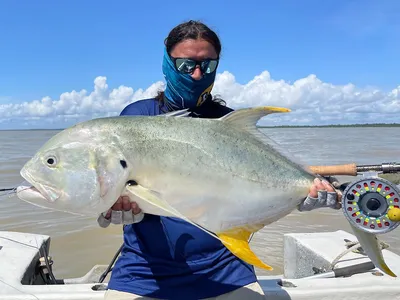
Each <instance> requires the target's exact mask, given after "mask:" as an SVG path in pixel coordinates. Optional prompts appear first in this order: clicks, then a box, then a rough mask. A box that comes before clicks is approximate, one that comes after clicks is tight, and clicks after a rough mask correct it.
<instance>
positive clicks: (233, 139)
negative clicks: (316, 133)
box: [17, 107, 395, 276]
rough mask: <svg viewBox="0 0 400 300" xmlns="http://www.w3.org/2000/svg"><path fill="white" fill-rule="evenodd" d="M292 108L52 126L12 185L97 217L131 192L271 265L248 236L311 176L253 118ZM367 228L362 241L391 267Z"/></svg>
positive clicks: (252, 260)
mask: <svg viewBox="0 0 400 300" xmlns="http://www.w3.org/2000/svg"><path fill="white" fill-rule="evenodd" d="M289 111H290V110H289V109H286V108H279V107H258V108H247V109H240V110H237V111H234V112H232V113H230V114H228V115H226V116H224V117H222V118H219V119H202V118H186V117H185V116H186V115H187V114H186V113H183V112H177V113H171V114H166V115H161V116H152V117H149V116H123V117H121V116H120V117H108V118H99V119H94V120H90V121H86V122H83V123H80V124H77V125H75V126H73V127H70V128H68V129H65V130H63V131H61V132H59V133H58V134H56V135H55V136H54V137H52V138H51V139H50V140H49V141H48V142H47V143H45V145H43V146H42V148H41V149H39V151H38V152H37V153H36V154H35V155H34V157H33V158H32V159H31V160H30V161H28V162H27V163H26V164H25V166H24V167H23V168H22V170H21V176H22V177H23V178H24V179H26V180H27V181H28V182H29V183H30V184H32V187H23V186H21V187H19V189H18V191H17V195H18V197H19V198H20V199H22V200H24V201H27V202H30V203H32V204H35V205H38V206H42V207H46V208H50V209H53V210H60V211H65V212H70V213H77V214H81V215H87V216H91V215H92V216H96V217H97V216H98V215H99V214H100V213H102V212H105V211H107V210H108V209H109V208H110V207H111V206H112V205H113V204H114V203H115V201H116V200H117V199H118V197H120V196H121V195H128V196H130V198H131V200H132V201H136V202H137V203H138V205H139V207H140V208H141V209H142V211H143V212H145V213H149V214H156V215H161V216H169V217H178V218H181V219H183V220H186V221H187V222H189V223H191V224H193V225H194V226H197V227H198V228H200V229H202V230H204V231H206V232H208V233H209V234H211V235H212V236H214V237H215V238H217V239H219V240H221V241H222V243H223V244H224V245H225V246H226V247H227V248H228V249H229V250H230V251H231V252H232V253H233V254H234V255H236V256H238V257H239V258H241V259H242V260H244V261H246V262H247V263H249V264H252V265H254V266H257V267H260V268H263V269H267V270H272V267H271V266H269V265H267V264H265V263H264V262H262V261H261V260H260V259H259V258H258V257H257V256H256V255H255V254H254V253H253V251H252V250H251V249H250V247H249V244H248V239H249V237H250V235H251V234H252V233H254V232H257V231H258V230H260V229H261V228H263V227H264V226H266V225H268V224H270V223H272V222H274V221H277V220H279V219H281V218H282V217H284V216H286V215H288V214H289V213H291V212H292V211H293V210H294V209H295V208H296V207H297V205H298V204H299V203H300V202H301V201H302V200H303V199H304V198H305V197H306V196H307V194H308V191H309V188H310V186H311V185H312V182H313V180H314V178H315V177H316V175H315V174H313V173H311V172H310V171H309V170H308V169H307V168H305V167H302V166H301V165H300V164H298V163H296V162H295V161H294V160H293V159H290V158H288V156H286V155H284V154H283V151H282V150H281V149H279V148H277V147H276V145H275V143H273V142H272V141H271V140H270V139H269V138H268V137H267V136H266V135H264V134H263V133H261V132H260V131H259V130H258V129H257V127H256V123H257V121H258V120H259V119H260V118H262V117H264V116H266V115H268V114H271V113H284V112H289ZM374 237H375V236H374V235H369V238H365V239H362V240H360V242H361V245H362V246H363V248H364V249H365V250H366V251H367V253H368V255H369V257H370V258H371V260H372V261H373V262H374V263H375V264H377V266H378V267H379V268H381V269H382V270H383V271H385V272H386V273H388V274H390V275H392V276H395V275H394V274H393V272H392V271H390V269H389V268H388V267H387V265H386V263H385V262H384V261H383V258H382V253H381V250H380V249H379V247H377V242H376V240H374V239H373V238H374ZM371 238H372V239H371Z"/></svg>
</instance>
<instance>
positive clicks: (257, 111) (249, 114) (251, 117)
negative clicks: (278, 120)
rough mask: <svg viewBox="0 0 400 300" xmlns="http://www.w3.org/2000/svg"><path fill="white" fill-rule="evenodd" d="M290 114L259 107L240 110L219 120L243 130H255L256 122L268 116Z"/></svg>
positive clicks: (277, 108) (271, 108)
mask: <svg viewBox="0 0 400 300" xmlns="http://www.w3.org/2000/svg"><path fill="white" fill-rule="evenodd" d="M285 112H290V109H288V108H283V107H274V106H260V107H254V108H242V109H238V110H236V111H233V112H230V113H229V114H227V115H225V116H223V117H221V118H220V119H219V120H220V121H223V122H228V123H232V124H233V125H234V126H238V127H241V128H243V129H247V128H256V124H257V122H258V120H260V119H261V118H262V117H265V116H266V115H269V114H275V113H285Z"/></svg>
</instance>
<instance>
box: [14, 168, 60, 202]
mask: <svg viewBox="0 0 400 300" xmlns="http://www.w3.org/2000/svg"><path fill="white" fill-rule="evenodd" d="M21 176H22V177H23V178H24V179H25V180H26V181H27V182H28V183H29V184H31V186H19V187H18V188H17V195H21V196H22V197H23V198H29V199H38V200H45V201H48V202H55V201H56V200H57V199H58V198H60V196H61V193H60V192H57V191H56V189H55V188H53V187H51V186H48V185H45V184H42V183H39V182H37V181H36V180H34V179H33V178H32V176H31V175H30V174H29V173H28V172H26V171H25V170H22V171H21ZM22 200H24V199H22Z"/></svg>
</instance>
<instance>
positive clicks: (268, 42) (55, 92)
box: [0, 0, 400, 128]
mask: <svg viewBox="0 0 400 300" xmlns="http://www.w3.org/2000/svg"><path fill="white" fill-rule="evenodd" d="M22 3H23V4H22ZM228 3H229V4H228ZM399 12H400V2H396V1H394V0H393V1H380V2H378V1H369V0H367V1H361V0H360V1H344V0H343V1H337V0H336V1H332V0H325V1H316V0H313V1H311V0H305V1H294V0H292V1H261V0H260V1H252V0H247V1H230V2H225V1H202V2H201V4H200V2H195V1H193V2H190V1H172V2H167V1H148V2H145V1H99V0H97V1H92V0H85V1H77V0H72V1H24V2H21V1H1V2H0V45H1V47H0V105H7V104H11V103H12V104H15V103H22V102H23V101H26V102H32V101H34V100H39V101H40V100H41V99H42V98H43V97H46V96H49V97H51V99H52V100H54V101H56V100H58V99H59V97H60V95H61V94H62V93H64V92H72V91H73V90H76V91H80V90H82V89H86V90H88V91H92V90H93V85H94V83H93V82H94V80H95V78H96V77H98V76H105V77H106V78H107V84H108V86H109V88H110V89H113V88H118V87H119V86H120V85H125V86H128V87H131V88H133V89H134V90H136V89H139V88H143V89H146V88H148V87H149V86H150V85H151V84H153V83H155V82H157V81H160V80H162V73H161V60H162V51H163V39H164V38H165V36H166V35H167V34H168V32H169V31H170V30H171V28H172V27H173V26H175V25H176V24H178V23H180V22H182V21H185V20H188V19H200V20H202V21H204V22H205V23H207V24H208V25H209V26H210V27H211V28H213V29H215V30H216V31H217V33H218V34H219V36H220V37H221V40H222V46H223V52H222V61H221V64H220V67H219V73H222V72H224V71H227V72H229V74H233V75H234V77H235V83H237V84H241V85H246V84H248V83H249V81H251V80H253V79H254V77H255V76H258V75H260V74H261V73H262V72H264V71H268V72H269V74H270V76H271V77H272V78H273V80H276V81H279V80H283V81H285V82H286V83H288V84H289V85H290V84H291V83H293V82H295V81H296V80H299V79H302V78H306V77H307V76H309V75H310V74H315V75H316V77H317V78H318V79H319V80H321V81H322V82H323V83H327V84H332V85H334V86H341V85H346V84H348V83H352V84H354V85H355V86H357V88H360V89H364V88H368V87H371V86H372V87H374V88H377V89H379V91H380V92H382V93H383V94H382V95H383V97H384V95H385V94H384V93H388V92H390V91H391V90H392V89H395V88H397V87H398V86H399V85H400V76H399V72H398V70H399V67H400V63H399V59H398V55H399V54H398V53H400V42H399V38H398V36H399V33H400V21H399V20H400V18H399V17H400V13H399ZM299 101H300V100H299ZM373 101H376V100H375V99H374V100H373ZM263 103H264V102H263ZM264 104H265V103H264ZM318 105H321V106H323V105H324V104H323V103H322V102H321V103H319V104H318ZM13 107H14V106H11V107H8V108H7V109H13ZM0 111H1V107H0ZM4 111H5V107H3V116H5V115H4ZM0 116H1V115H0ZM49 117H50V116H49ZM7 122H8V121H7ZM7 122H6V121H4V120H3V122H2V123H0V128H5V127H7V124H8V123H7ZM9 124H15V120H14V121H13V120H12V119H10V123H9ZM27 126H28V125H27Z"/></svg>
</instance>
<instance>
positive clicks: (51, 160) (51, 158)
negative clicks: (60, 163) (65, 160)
mask: <svg viewBox="0 0 400 300" xmlns="http://www.w3.org/2000/svg"><path fill="white" fill-rule="evenodd" d="M46 164H47V165H48V166H49V167H55V166H56V164H57V159H56V158H55V157H54V156H49V157H47V158H46Z"/></svg>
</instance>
